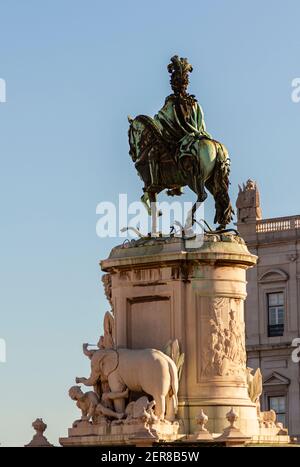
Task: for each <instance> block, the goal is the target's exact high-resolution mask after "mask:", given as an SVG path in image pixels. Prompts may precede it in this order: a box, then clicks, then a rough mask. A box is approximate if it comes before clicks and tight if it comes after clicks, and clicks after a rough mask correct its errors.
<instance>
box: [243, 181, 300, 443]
mask: <svg viewBox="0 0 300 467" xmlns="http://www.w3.org/2000/svg"><path fill="white" fill-rule="evenodd" d="M236 205H237V218H238V222H237V229H238V230H239V232H240V234H241V236H242V237H243V238H244V240H245V241H246V243H247V246H248V248H249V250H250V252H251V253H253V254H255V255H257V256H258V263H257V265H256V266H255V267H254V268H252V269H249V270H248V271H247V280H248V285H247V292H248V296H247V300H246V307H245V322H246V342H247V354H248V366H249V367H251V368H253V369H256V368H258V367H260V369H261V372H262V376H263V393H262V396H261V408H262V410H270V409H274V410H275V411H276V413H277V419H278V421H280V422H283V424H284V425H285V426H286V427H288V429H289V433H290V434H291V435H295V436H299V435H300V365H299V362H298V361H297V360H298V358H297V356H300V352H299V353H298V352H297V347H295V345H298V347H299V344H298V343H297V341H296V340H295V339H297V338H299V337H300V302H299V299H300V216H292V217H281V218H273V219H263V218H262V211H261V207H260V199H259V192H258V188H257V186H256V183H255V182H253V181H251V180H248V182H247V183H246V185H243V187H240V190H239V195H238V199H237V203H236ZM299 341H300V340H299Z"/></svg>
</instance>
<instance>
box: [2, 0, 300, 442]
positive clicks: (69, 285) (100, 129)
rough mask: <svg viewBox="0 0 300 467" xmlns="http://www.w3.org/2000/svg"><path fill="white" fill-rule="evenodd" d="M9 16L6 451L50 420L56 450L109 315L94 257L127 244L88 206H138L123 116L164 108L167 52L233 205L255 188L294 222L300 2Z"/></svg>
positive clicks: (136, 4)
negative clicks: (218, 147)
mask: <svg viewBox="0 0 300 467" xmlns="http://www.w3.org/2000/svg"><path fill="white" fill-rule="evenodd" d="M0 18H1V27H0V78H4V79H5V80H6V83H7V103H6V104H0V158H1V170H0V177H1V180H0V190H1V196H0V208H1V210H0V218H1V229H0V248H1V257H0V259H1V263H0V284H1V293H0V313H1V314H0V338H5V339H6V342H7V363H6V364H2V363H0V442H1V443H2V445H23V444H24V443H26V442H28V441H29V440H30V439H31V436H32V428H31V422H32V421H33V420H34V419H35V418H36V417H43V419H44V420H45V421H46V423H47V424H48V430H47V435H48V438H49V440H50V441H51V442H53V443H57V440H58V437H59V436H63V435H66V433H67V428H68V426H70V424H71V423H72V421H73V420H74V419H75V418H76V417H77V416H78V415H79V414H78V413H77V410H76V409H75V405H74V404H73V403H72V401H71V400H70V399H69V398H68V396H67V390H68V388H69V387H70V386H71V385H72V384H73V383H74V377H75V376H76V375H79V376H82V375H87V374H88V371H89V368H88V363H89V362H88V360H87V359H86V358H85V357H84V356H82V353H81V343H82V342H87V341H88V342H97V341H96V339H97V337H98V335H99V334H100V332H101V327H102V316H103V312H104V311H106V310H107V309H108V304H107V302H106V299H105V297H104V294H103V291H102V286H101V283H100V277H101V274H100V269H99V266H98V262H99V260H100V259H101V258H104V257H106V256H107V255H108V253H109V251H110V249H111V248H112V246H113V245H115V244H116V243H117V242H118V240H117V239H99V238H98V237H97V236H96V233H95V225H96V220H97V216H96V213H95V208H96V205H97V204H98V203H99V202H100V201H103V200H108V201H115V200H116V199H117V196H118V193H128V196H129V199H130V200H136V199H138V197H139V196H140V192H141V182H140V180H139V179H138V177H137V176H136V173H135V170H134V167H133V165H132V163H131V160H130V158H129V156H128V144H127V126H128V124H127V118H126V116H127V114H131V115H133V116H134V115H136V114H138V113H146V114H150V115H151V114H154V113H155V112H156V111H157V110H158V109H159V108H160V106H161V104H162V103H163V101H164V98H165V96H166V95H167V94H169V84H168V76H167V72H166V65H167V64H168V62H169V58H170V57H171V56H172V55H173V54H175V53H177V54H179V55H181V56H187V57H188V58H189V59H190V61H191V63H192V64H193V66H194V72H193V74H192V78H191V86H190V90H191V92H193V93H194V94H196V95H197V97H198V100H199V102H200V103H201V105H202V107H203V109H204V112H205V117H206V124H207V128H208V131H209V132H210V133H212V134H213V135H214V137H215V138H217V139H218V140H221V141H222V142H224V143H225V145H226V146H227V148H228V149H229V151H230V154H231V159H232V176H231V181H232V187H231V196H232V199H233V201H235V198H236V194H237V184H238V183H240V182H242V181H245V180H246V179H247V178H248V177H252V178H254V179H256V180H257V181H258V183H259V187H260V192H261V199H262V204H263V214H264V216H265V217H272V216H283V215H292V214H297V213H298V214H299V213H300V206H299V205H298V199H299V192H300V184H299V157H300V151H299V123H300V104H298V105H297V104H294V103H293V102H292V101H291V97H290V95H291V81H292V79H293V78H295V77H298V76H300V59H299V57H300V35H299V18H300V3H299V1H297V0H295V1H292V0H287V1H285V2H282V1H275V0H264V1H261V0H259V1H258V0H252V1H251V2H245V1H244V2H241V1H240V0H210V1H208V0H206V1H203V0H190V1H187V2H185V3H183V2H182V1H178V0H172V1H171V0H164V1H161V0H159V1H158V0H152V1H151V2H146V1H141V0H139V1H136V0H127V1H124V0H118V1H117V0H115V1H112V2H107V1H101V0H97V1H96V0H87V1H83V0H59V1H58V0H52V1H51V2H50V1H48V2H47V1H43V2H42V1H38V0H27V1H26V2H25V1H22V0H19V1H17V0H6V1H3V0H2V1H0ZM212 205H213V204H212V201H211V200H210V201H208V203H207V208H206V215H207V219H208V220H211V217H212Z"/></svg>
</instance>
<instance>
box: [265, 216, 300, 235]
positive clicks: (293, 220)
mask: <svg viewBox="0 0 300 467" xmlns="http://www.w3.org/2000/svg"><path fill="white" fill-rule="evenodd" d="M294 229H300V216H290V217H275V218H273V219H263V220H260V221H257V223H256V232H257V233H267V232H283V231H287V230H294Z"/></svg>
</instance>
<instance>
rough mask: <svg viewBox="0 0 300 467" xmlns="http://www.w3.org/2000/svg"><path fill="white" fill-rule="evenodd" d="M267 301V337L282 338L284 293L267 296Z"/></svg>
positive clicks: (273, 293)
mask: <svg viewBox="0 0 300 467" xmlns="http://www.w3.org/2000/svg"><path fill="white" fill-rule="evenodd" d="M267 301H268V336H269V337H276V336H283V332H284V293H283V292H272V293H268V294H267Z"/></svg>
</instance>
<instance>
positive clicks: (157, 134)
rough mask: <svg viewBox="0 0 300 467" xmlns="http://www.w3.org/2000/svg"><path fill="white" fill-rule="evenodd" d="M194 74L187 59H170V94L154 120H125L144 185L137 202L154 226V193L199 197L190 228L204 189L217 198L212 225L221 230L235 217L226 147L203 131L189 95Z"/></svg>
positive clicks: (199, 112) (199, 114) (197, 108)
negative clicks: (187, 193) (189, 192)
mask: <svg viewBox="0 0 300 467" xmlns="http://www.w3.org/2000/svg"><path fill="white" fill-rule="evenodd" d="M192 70H193V68H192V66H191V65H190V64H189V62H188V61H187V59H186V58H179V57H178V56H177V55H175V56H174V57H172V58H171V63H170V64H169V65H168V72H169V73H170V76H171V78H170V83H171V88H172V91H173V93H172V94H170V95H169V96H168V97H167V98H166V100H165V104H164V106H163V107H162V109H161V110H160V111H159V112H158V113H157V114H156V115H155V116H154V118H151V117H148V116H147V115H138V116H137V117H135V118H134V119H132V118H130V117H129V123H130V127H129V145H130V151H129V154H130V156H131V158H132V160H133V162H134V164H135V167H136V170H137V172H138V174H139V176H140V177H141V179H142V180H143V182H144V187H143V191H144V194H143V196H142V198H141V199H142V201H143V202H144V204H145V205H146V207H147V209H148V212H149V214H152V226H154V227H155V225H156V223H155V222H156V221H155V218H156V216H157V212H156V211H155V208H152V210H151V207H152V206H155V202H156V199H157V194H158V193H160V192H161V191H163V190H164V189H167V194H168V195H170V196H174V195H181V194H182V188H183V187H184V186H188V187H189V188H190V189H191V190H192V191H194V192H195V193H196V195H197V202H196V203H195V204H194V206H193V209H192V213H191V224H193V223H194V221H195V219H194V215H195V212H196V209H197V207H198V204H197V203H202V202H203V201H204V200H205V199H206V197H207V193H206V191H205V189H207V190H208V191H209V192H210V193H211V194H212V195H213V197H214V199H215V209H216V212H215V219H214V222H215V223H218V224H219V227H218V229H219V230H223V229H224V228H225V227H226V225H227V224H229V223H230V221H231V219H232V214H233V209H232V206H231V203H230V199H229V195H228V187H229V171H230V159H229V156H228V152H227V149H226V148H225V147H224V145H223V144H222V143H220V142H218V141H216V140H215V139H213V138H212V136H211V135H210V134H209V133H208V132H207V131H206V126H205V122H204V116H203V111H202V109H201V106H200V105H199V104H198V102H197V99H196V98H195V96H194V95H192V94H189V93H188V92H187V87H188V84H189V73H190V72H192ZM151 203H152V205H151Z"/></svg>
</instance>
